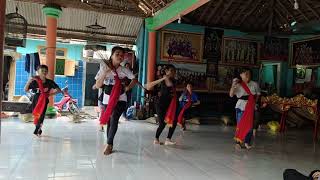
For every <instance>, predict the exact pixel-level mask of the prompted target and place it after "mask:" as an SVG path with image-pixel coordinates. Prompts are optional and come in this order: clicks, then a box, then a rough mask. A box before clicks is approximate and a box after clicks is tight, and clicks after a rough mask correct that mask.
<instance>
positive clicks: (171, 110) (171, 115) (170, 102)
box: [146, 65, 178, 145]
mask: <svg viewBox="0 0 320 180" xmlns="http://www.w3.org/2000/svg"><path fill="white" fill-rule="evenodd" d="M175 75H176V68H175V67H174V66H173V65H167V66H166V69H165V75H164V77H163V78H161V79H159V80H156V81H153V82H150V83H148V84H147V85H146V88H147V90H150V89H151V88H152V87H154V86H156V85H158V84H160V83H161V84H160V93H159V102H158V103H157V104H156V112H157V115H158V120H159V127H158V129H157V132H156V136H155V140H154V144H161V143H160V140H159V137H160V135H161V133H162V131H163V129H164V128H165V127H166V124H167V125H168V126H169V127H170V128H169V133H168V136H167V139H166V141H165V145H175V144H176V142H174V141H172V140H171V138H172V135H173V133H174V130H175V128H176V126H177V117H176V111H177V101H178V98H177V95H176V89H175V84H176V83H175V80H174V78H175Z"/></svg>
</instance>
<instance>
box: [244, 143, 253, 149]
mask: <svg viewBox="0 0 320 180" xmlns="http://www.w3.org/2000/svg"><path fill="white" fill-rule="evenodd" d="M244 147H246V149H251V148H252V146H250V145H249V144H248V143H245V144H244Z"/></svg>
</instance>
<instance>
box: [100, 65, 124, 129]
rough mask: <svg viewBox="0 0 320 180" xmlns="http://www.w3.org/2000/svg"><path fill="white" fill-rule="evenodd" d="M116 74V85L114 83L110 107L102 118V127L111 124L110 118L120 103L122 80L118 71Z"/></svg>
mask: <svg viewBox="0 0 320 180" xmlns="http://www.w3.org/2000/svg"><path fill="white" fill-rule="evenodd" d="M114 72H115V74H116V75H115V76H114V80H115V83H114V86H113V87H112V90H111V94H110V98H109V101H108V106H107V108H106V110H105V111H104V112H103V114H102V116H101V118H100V124H101V125H105V124H109V120H110V116H111V114H112V111H113V110H114V108H115V107H116V105H117V103H118V101H119V97H120V94H121V86H122V85H121V80H120V79H119V76H118V73H117V71H116V70H114Z"/></svg>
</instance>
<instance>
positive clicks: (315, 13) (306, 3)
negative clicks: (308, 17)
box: [302, 1, 320, 20]
mask: <svg viewBox="0 0 320 180" xmlns="http://www.w3.org/2000/svg"><path fill="white" fill-rule="evenodd" d="M302 2H304V4H305V5H306V6H307V7H308V9H309V10H310V11H311V12H312V13H313V14H314V15H315V16H316V17H317V18H318V20H319V19H320V15H319V14H318V13H317V12H316V11H315V10H314V9H313V8H312V7H311V6H310V5H309V4H308V2H307V1H302Z"/></svg>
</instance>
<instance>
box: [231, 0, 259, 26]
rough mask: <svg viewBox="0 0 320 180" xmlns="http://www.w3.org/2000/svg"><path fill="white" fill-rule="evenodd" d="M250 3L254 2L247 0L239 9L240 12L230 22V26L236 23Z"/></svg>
mask: <svg viewBox="0 0 320 180" xmlns="http://www.w3.org/2000/svg"><path fill="white" fill-rule="evenodd" d="M252 1H254V0H248V1H247V3H246V5H245V6H244V7H243V8H241V9H240V11H239V12H238V13H237V16H236V17H234V18H233V20H232V22H231V26H233V25H234V23H235V22H237V20H238V19H239V17H240V16H241V15H242V13H243V12H244V11H245V10H246V9H247V8H248V7H249V6H250V5H251V4H252Z"/></svg>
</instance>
